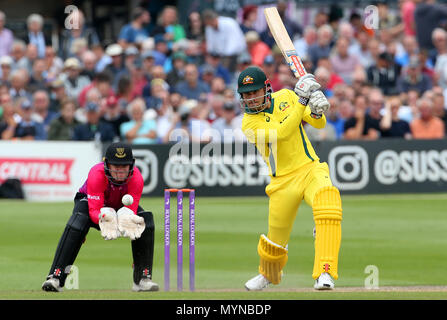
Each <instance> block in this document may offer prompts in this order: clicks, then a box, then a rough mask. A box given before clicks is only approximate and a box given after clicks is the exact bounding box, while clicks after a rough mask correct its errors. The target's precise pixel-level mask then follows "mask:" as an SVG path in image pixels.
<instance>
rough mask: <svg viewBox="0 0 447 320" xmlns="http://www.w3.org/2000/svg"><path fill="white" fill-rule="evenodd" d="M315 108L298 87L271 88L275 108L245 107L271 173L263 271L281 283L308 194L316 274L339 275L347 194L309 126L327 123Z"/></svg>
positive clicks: (245, 125)
mask: <svg viewBox="0 0 447 320" xmlns="http://www.w3.org/2000/svg"><path fill="white" fill-rule="evenodd" d="M310 113H311V112H310V109H309V107H307V106H304V105H303V104H301V103H300V102H299V99H298V96H297V95H296V94H295V92H294V91H291V90H288V89H283V90H280V91H278V92H275V93H272V94H271V103H270V107H269V108H266V109H264V110H263V111H262V112H258V113H245V114H244V118H243V121H242V130H243V131H244V133H245V135H246V137H247V139H248V141H249V142H251V143H254V144H255V145H256V148H257V149H258V151H259V152H260V153H261V155H262V156H263V158H264V160H265V162H266V163H267V165H268V167H269V173H270V175H271V182H270V183H269V185H268V186H267V187H266V194H267V195H268V196H269V220H268V223H269V226H268V227H269V228H268V235H267V238H268V239H265V237H264V238H263V237H261V240H260V242H259V245H258V252H259V254H260V256H261V263H260V268H259V271H260V273H261V274H263V275H264V276H265V277H266V278H267V279H269V280H270V281H271V282H272V283H274V284H276V283H279V281H280V279H281V269H282V268H283V267H284V265H285V264H286V262H287V244H288V241H289V237H290V233H291V231H292V226H293V223H294V220H295V217H296V213H297V211H298V208H299V206H300V204H301V201H302V200H303V199H304V200H305V201H306V202H307V203H308V204H309V205H310V206H311V207H312V208H313V212H314V220H315V225H316V236H315V263H314V270H313V273H312V277H313V278H314V279H316V278H318V277H319V275H320V274H321V273H322V272H328V273H329V274H331V275H332V277H334V278H335V279H337V278H338V271H337V266H338V252H339V247H340V242H341V225H340V222H341V217H342V209H341V200H340V195H339V192H338V190H337V189H336V188H335V187H334V186H333V185H332V182H331V179H330V176H329V168H328V166H327V164H326V163H321V162H320V161H319V158H318V156H317V154H316V153H315V150H314V149H313V147H312V144H311V143H310V141H309V139H308V138H307V135H306V132H305V131H304V128H303V121H305V122H307V123H309V124H310V125H312V126H313V127H315V128H318V129H320V128H324V126H325V125H326V118H325V117H324V116H323V117H321V118H320V119H314V118H313V117H311V116H310ZM269 240H270V241H269ZM271 242H272V243H271Z"/></svg>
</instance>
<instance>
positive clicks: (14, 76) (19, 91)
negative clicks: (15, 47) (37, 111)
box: [9, 69, 31, 102]
mask: <svg viewBox="0 0 447 320" xmlns="http://www.w3.org/2000/svg"><path fill="white" fill-rule="evenodd" d="M28 80H29V74H28V72H27V71H26V70H25V69H18V70H14V71H13V72H12V73H11V77H10V83H11V88H10V89H9V94H10V95H11V99H12V101H14V102H18V101H19V100H31V93H30V92H28V91H27V89H26V84H27V83H28Z"/></svg>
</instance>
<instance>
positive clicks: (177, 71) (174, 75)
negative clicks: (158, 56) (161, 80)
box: [166, 51, 188, 87]
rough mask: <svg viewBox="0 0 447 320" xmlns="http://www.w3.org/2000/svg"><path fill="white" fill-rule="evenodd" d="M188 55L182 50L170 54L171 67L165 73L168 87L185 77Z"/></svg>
mask: <svg viewBox="0 0 447 320" xmlns="http://www.w3.org/2000/svg"><path fill="white" fill-rule="evenodd" d="M187 62H188V57H187V56H186V54H185V53H183V52H182V51H178V52H175V53H173V54H172V68H171V71H169V73H168V74H167V77H166V82H167V83H168V84H169V86H170V87H175V86H176V85H177V83H179V82H180V81H182V80H184V79H185V65H186V63H187Z"/></svg>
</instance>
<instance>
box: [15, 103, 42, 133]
mask: <svg viewBox="0 0 447 320" xmlns="http://www.w3.org/2000/svg"><path fill="white" fill-rule="evenodd" d="M32 114H33V106H32V104H31V102H30V101H29V100H23V102H22V103H21V108H20V115H21V117H22V118H21V120H20V122H19V123H18V124H17V126H16V128H15V132H14V139H18V140H46V138H47V135H46V132H45V128H44V126H43V124H42V123H39V122H36V121H34V120H33V119H32Z"/></svg>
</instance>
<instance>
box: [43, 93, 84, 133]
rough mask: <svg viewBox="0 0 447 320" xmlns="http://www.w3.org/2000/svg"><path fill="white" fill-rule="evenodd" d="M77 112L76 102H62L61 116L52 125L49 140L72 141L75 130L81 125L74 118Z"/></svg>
mask: <svg viewBox="0 0 447 320" xmlns="http://www.w3.org/2000/svg"><path fill="white" fill-rule="evenodd" d="M75 110H76V103H75V101H73V100H65V101H63V102H62V105H61V110H60V115H59V116H58V117H57V118H55V119H53V120H52V121H51V123H50V127H49V129H48V140H59V141H61V140H63V141H68V140H72V138H73V131H74V128H75V127H76V126H77V125H78V124H79V122H78V121H77V120H76V119H75V117H74V114H75Z"/></svg>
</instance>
